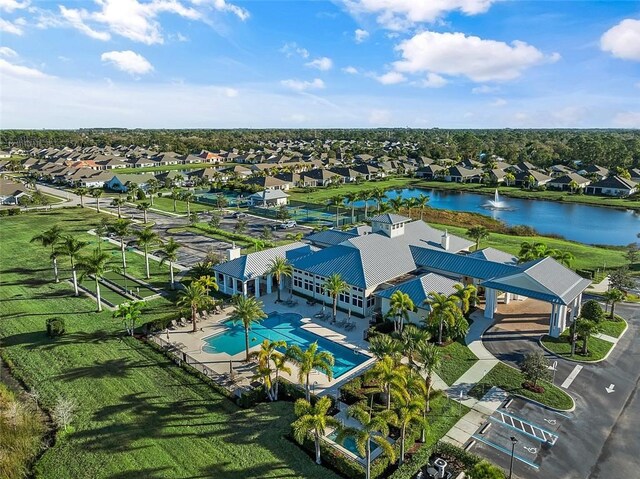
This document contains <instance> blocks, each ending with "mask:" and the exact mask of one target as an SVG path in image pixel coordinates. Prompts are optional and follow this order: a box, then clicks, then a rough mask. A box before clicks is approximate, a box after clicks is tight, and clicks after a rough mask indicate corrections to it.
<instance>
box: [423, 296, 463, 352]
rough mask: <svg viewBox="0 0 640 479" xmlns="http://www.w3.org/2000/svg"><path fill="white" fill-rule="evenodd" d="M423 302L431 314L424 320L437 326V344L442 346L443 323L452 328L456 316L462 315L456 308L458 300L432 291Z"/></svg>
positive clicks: (457, 307) (458, 308)
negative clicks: (428, 307)
mask: <svg viewBox="0 0 640 479" xmlns="http://www.w3.org/2000/svg"><path fill="white" fill-rule="evenodd" d="M424 302H425V304H428V305H429V306H430V307H431V312H430V313H429V316H428V317H427V318H425V320H426V321H427V322H428V323H431V324H438V344H442V329H443V327H444V323H445V322H446V323H447V324H448V325H449V326H453V325H454V324H455V322H456V320H457V319H458V316H461V315H462V311H461V310H460V307H459V306H458V299H457V298H455V297H453V296H447V295H446V294H440V293H436V292H435V291H432V292H431V293H429V297H428V298H427V299H426V300H425V301H424Z"/></svg>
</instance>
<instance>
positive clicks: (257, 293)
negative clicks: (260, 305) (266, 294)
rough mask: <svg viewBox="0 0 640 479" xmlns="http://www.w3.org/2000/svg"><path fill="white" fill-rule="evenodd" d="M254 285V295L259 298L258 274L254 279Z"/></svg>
mask: <svg viewBox="0 0 640 479" xmlns="http://www.w3.org/2000/svg"><path fill="white" fill-rule="evenodd" d="M255 285H256V286H255V289H256V293H255V295H256V298H259V297H260V276H258V277H257V278H256V279H255Z"/></svg>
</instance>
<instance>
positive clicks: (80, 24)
mask: <svg viewBox="0 0 640 479" xmlns="http://www.w3.org/2000/svg"><path fill="white" fill-rule="evenodd" d="M59 7H60V15H62V18H64V19H65V20H66V21H67V22H68V23H69V25H70V26H72V27H73V28H75V29H76V30H79V31H81V32H82V33H84V34H85V35H87V36H88V37H91V38H95V39H96V40H102V41H103V42H106V41H107V40H110V39H111V35H110V34H109V32H98V31H96V30H94V29H93V28H91V27H90V26H88V25H87V24H85V23H84V21H83V18H86V17H87V15H88V14H87V12H86V10H76V9H73V8H72V9H69V8H66V7H65V6H63V5H59Z"/></svg>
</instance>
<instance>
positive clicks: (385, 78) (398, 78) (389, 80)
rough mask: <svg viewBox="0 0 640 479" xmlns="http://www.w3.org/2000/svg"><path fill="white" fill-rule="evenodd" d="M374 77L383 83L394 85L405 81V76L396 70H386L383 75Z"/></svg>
mask: <svg viewBox="0 0 640 479" xmlns="http://www.w3.org/2000/svg"><path fill="white" fill-rule="evenodd" d="M375 79H376V80H378V81H379V82H380V83H382V84H383V85H395V84H397V83H402V82H404V81H407V77H405V76H404V75H403V74H402V73H398V72H387V73H385V74H384V75H380V76H377V77H375Z"/></svg>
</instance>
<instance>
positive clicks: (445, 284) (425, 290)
mask: <svg viewBox="0 0 640 479" xmlns="http://www.w3.org/2000/svg"><path fill="white" fill-rule="evenodd" d="M456 284H459V283H458V282H457V281H454V280H453V279H450V278H446V277H444V276H441V275H439V274H435V273H427V274H425V275H423V276H420V277H419V278H415V279H411V280H409V281H405V282H404V283H400V284H398V285H396V286H393V287H391V288H387V289H383V290H382V291H379V292H377V293H376V296H379V297H381V298H391V295H392V294H393V293H395V292H396V291H402V292H403V293H405V294H408V295H409V297H410V298H411V300H412V301H413V304H415V305H416V306H417V307H421V306H422V305H423V304H424V302H425V300H426V299H427V298H428V297H429V293H431V292H433V291H435V292H436V293H440V294H446V295H447V296H448V295H450V294H453V293H455V291H456V289H455V288H454V287H453V286H454V285H456Z"/></svg>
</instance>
